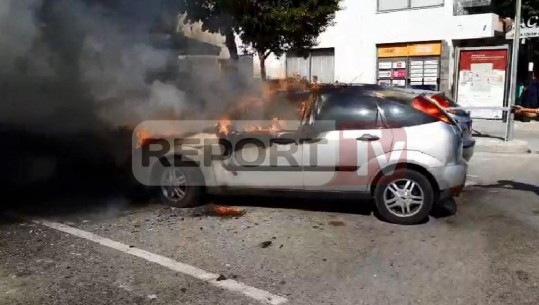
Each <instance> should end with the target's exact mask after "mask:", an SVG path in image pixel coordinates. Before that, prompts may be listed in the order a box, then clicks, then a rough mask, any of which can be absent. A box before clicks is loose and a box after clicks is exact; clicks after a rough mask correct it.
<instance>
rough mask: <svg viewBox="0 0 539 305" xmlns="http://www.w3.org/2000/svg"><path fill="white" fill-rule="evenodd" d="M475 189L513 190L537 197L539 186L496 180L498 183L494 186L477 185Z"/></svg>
mask: <svg viewBox="0 0 539 305" xmlns="http://www.w3.org/2000/svg"><path fill="white" fill-rule="evenodd" d="M476 187H479V188H504V189H513V190H519V191H525V192H532V193H535V195H537V196H539V186H537V185H533V184H529V183H524V182H517V181H513V180H498V183H495V184H487V185H477V186H476Z"/></svg>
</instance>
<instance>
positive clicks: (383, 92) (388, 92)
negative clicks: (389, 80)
mask: <svg viewBox="0 0 539 305" xmlns="http://www.w3.org/2000/svg"><path fill="white" fill-rule="evenodd" d="M317 93H318V94H320V95H328V94H333V93H336V94H339V93H340V94H358V95H365V96H376V97H380V98H396V99H405V100H411V99H413V98H414V97H416V96H418V95H420V94H421V93H419V92H414V91H409V90H405V89H400V88H395V87H388V86H381V85H376V84H334V85H333V84H332V85H320V86H319V88H318V89H317Z"/></svg>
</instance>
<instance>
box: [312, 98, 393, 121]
mask: <svg viewBox="0 0 539 305" xmlns="http://www.w3.org/2000/svg"><path fill="white" fill-rule="evenodd" d="M315 119H316V121H333V122H335V124H336V127H337V129H338V130H353V129H376V128H380V127H381V126H382V120H381V113H380V112H379V109H378V107H377V104H376V101H375V100H374V99H373V98H371V97H368V96H363V95H361V94H358V93H332V94H327V95H323V96H322V97H321V99H320V100H319V105H318V107H317V109H316V113H315Z"/></svg>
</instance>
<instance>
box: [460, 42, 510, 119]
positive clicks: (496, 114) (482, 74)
mask: <svg viewBox="0 0 539 305" xmlns="http://www.w3.org/2000/svg"><path fill="white" fill-rule="evenodd" d="M507 53H508V52H507V50H505V49H504V50H462V51H461V53H460V62H459V75H458V84H457V86H458V87H457V102H458V103H459V104H460V105H462V107H503V102H504V98H505V81H506V69H507V56H508V54H507ZM471 115H472V117H474V118H484V119H501V118H502V111H501V110H493V109H481V110H480V109H478V110H471Z"/></svg>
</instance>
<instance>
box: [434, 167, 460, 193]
mask: <svg viewBox="0 0 539 305" xmlns="http://www.w3.org/2000/svg"><path fill="white" fill-rule="evenodd" d="M467 171H468V164H466V163H462V164H455V165H447V166H442V167H437V168H434V169H432V170H431V172H432V174H433V176H434V179H436V182H437V183H438V187H439V188H440V192H441V193H449V195H450V196H458V195H459V194H460V192H461V191H462V189H463V188H464V184H465V183H466V173H467Z"/></svg>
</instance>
